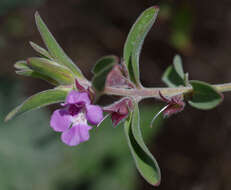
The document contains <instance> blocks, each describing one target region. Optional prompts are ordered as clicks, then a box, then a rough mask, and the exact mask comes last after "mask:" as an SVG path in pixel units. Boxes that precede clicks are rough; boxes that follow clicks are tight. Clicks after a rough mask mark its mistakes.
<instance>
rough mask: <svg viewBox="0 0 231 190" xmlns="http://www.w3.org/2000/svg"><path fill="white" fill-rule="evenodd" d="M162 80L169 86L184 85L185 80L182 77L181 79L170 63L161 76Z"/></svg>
mask: <svg viewBox="0 0 231 190" xmlns="http://www.w3.org/2000/svg"><path fill="white" fill-rule="evenodd" d="M162 81H163V82H164V83H165V84H166V85H168V86H169V87H173V88H174V87H178V86H184V85H185V82H184V79H182V78H181V77H180V76H179V75H178V73H177V72H176V70H175V68H174V67H173V66H172V65H170V66H169V67H168V68H167V69H166V70H165V72H164V74H163V76H162Z"/></svg>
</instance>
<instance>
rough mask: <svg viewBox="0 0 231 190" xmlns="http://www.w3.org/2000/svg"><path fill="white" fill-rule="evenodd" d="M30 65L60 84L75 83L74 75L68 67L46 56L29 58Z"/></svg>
mask: <svg viewBox="0 0 231 190" xmlns="http://www.w3.org/2000/svg"><path fill="white" fill-rule="evenodd" d="M28 65H29V67H30V68H31V69H32V70H34V71H36V72H38V73H41V74H42V75H45V76H48V77H49V78H52V79H53V80H55V81H57V82H58V83H59V84H62V85H67V84H73V83H74V75H73V74H72V72H71V71H70V70H69V69H67V68H66V67H64V66H62V65H59V64H57V63H56V62H54V61H50V60H48V59H45V58H36V57H34V58H29V59H28Z"/></svg>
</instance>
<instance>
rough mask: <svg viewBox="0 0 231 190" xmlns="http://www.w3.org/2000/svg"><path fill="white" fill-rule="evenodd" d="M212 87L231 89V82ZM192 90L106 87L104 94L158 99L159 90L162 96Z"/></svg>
mask: <svg viewBox="0 0 231 190" xmlns="http://www.w3.org/2000/svg"><path fill="white" fill-rule="evenodd" d="M213 87H214V88H215V89H216V90H217V91H219V92H228V91H231V83H225V84H217V85H213ZM191 91H192V87H178V88H168V87H166V88H141V89H124V88H112V87H106V88H105V89H104V94H107V95H116V96H129V97H133V98H136V99H145V98H157V99H159V98H160V96H159V92H161V93H162V94H163V95H164V96H167V97H172V96H175V95H179V94H185V93H189V92H191Z"/></svg>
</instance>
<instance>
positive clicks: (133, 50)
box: [124, 7, 159, 84]
mask: <svg viewBox="0 0 231 190" xmlns="http://www.w3.org/2000/svg"><path fill="white" fill-rule="evenodd" d="M158 11H159V8H158V7H150V8H148V9H146V10H145V11H144V12H143V13H142V14H141V15H140V16H139V18H138V19H137V20H136V22H135V24H134V25H133V26H132V28H131V30H130V32H129V34H128V37H127V40H126V42H125V46H124V61H125V64H126V65H127V69H128V71H129V77H130V79H131V80H132V81H133V82H134V83H136V84H139V82H140V74H139V57H140V52H141V48H142V45H143V42H144V39H145V37H146V35H147V33H148V32H149V30H150V29H151V27H152V25H153V24H154V22H155V20H156V17H157V13H158Z"/></svg>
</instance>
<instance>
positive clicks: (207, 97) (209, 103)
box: [188, 80, 223, 110]
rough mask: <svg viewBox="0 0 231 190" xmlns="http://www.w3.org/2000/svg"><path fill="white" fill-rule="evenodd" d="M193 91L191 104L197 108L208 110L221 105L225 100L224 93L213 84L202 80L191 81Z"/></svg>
mask: <svg viewBox="0 0 231 190" xmlns="http://www.w3.org/2000/svg"><path fill="white" fill-rule="evenodd" d="M190 84H191V85H192V88H193V92H192V97H191V99H190V101H188V102H189V104H190V105H191V106H193V107H195V108H198V109H202V110H207V109H212V108H214V107H216V106H217V105H219V104H220V103H221V102H222V100H223V95H222V94H221V93H219V92H218V91H217V90H216V89H215V88H214V87H213V86H212V85H210V84H208V83H206V82H202V81H196V80H194V81H190Z"/></svg>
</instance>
